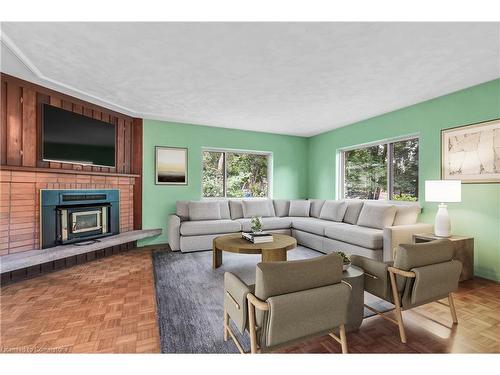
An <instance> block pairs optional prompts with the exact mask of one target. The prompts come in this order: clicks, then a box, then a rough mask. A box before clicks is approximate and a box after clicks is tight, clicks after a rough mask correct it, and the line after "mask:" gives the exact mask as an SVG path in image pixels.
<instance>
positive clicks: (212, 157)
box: [202, 152, 224, 197]
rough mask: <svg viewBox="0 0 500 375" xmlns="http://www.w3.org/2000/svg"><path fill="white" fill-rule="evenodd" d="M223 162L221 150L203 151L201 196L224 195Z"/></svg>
mask: <svg viewBox="0 0 500 375" xmlns="http://www.w3.org/2000/svg"><path fill="white" fill-rule="evenodd" d="M223 181H224V164H223V154H222V153H221V152H204V153H203V176H202V186H203V196H204V197H222V196H224V188H223Z"/></svg>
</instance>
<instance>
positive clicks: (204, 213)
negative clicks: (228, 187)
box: [189, 201, 221, 221]
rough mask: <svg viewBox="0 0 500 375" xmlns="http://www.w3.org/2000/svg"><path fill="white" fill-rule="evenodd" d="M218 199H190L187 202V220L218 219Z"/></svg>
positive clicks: (219, 216)
mask: <svg viewBox="0 0 500 375" xmlns="http://www.w3.org/2000/svg"><path fill="white" fill-rule="evenodd" d="M220 219H221V214H220V202H219V201H198V202H197V201H191V202H189V220H192V221H196V220H220Z"/></svg>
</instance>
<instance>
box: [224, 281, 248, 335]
mask: <svg viewBox="0 0 500 375" xmlns="http://www.w3.org/2000/svg"><path fill="white" fill-rule="evenodd" d="M253 290H254V288H253V286H252V285H247V284H245V283H244V282H243V281H242V280H241V279H240V278H239V277H238V276H236V275H235V274H233V273H231V272H226V273H224V310H225V312H226V313H227V314H228V315H229V317H230V318H231V319H232V321H233V322H234V324H235V325H236V327H237V328H238V330H239V331H240V332H241V333H243V332H244V331H245V328H246V327H247V324H248V305H247V295H248V294H249V293H253Z"/></svg>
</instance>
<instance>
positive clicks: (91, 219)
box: [40, 190, 120, 249]
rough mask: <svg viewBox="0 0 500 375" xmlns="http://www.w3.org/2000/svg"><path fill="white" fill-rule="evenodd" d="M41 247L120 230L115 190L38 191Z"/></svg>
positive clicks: (108, 234)
mask: <svg viewBox="0 0 500 375" xmlns="http://www.w3.org/2000/svg"><path fill="white" fill-rule="evenodd" d="M40 202H41V203H40V204H41V209H40V221H41V231H40V233H41V242H40V243H41V247H42V249H45V248H49V247H54V246H57V245H61V244H70V243H77V242H81V241H88V240H96V239H98V238H100V237H104V236H110V235H113V234H118V233H119V218H120V214H119V191H118V190H41V191H40Z"/></svg>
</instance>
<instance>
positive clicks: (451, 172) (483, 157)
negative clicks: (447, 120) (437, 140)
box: [441, 119, 500, 184]
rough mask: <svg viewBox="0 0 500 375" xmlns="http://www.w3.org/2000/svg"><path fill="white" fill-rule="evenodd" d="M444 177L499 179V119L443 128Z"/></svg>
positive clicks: (482, 180) (471, 181) (469, 180)
mask: <svg viewBox="0 0 500 375" xmlns="http://www.w3.org/2000/svg"><path fill="white" fill-rule="evenodd" d="M441 179H442V180H460V181H462V183H464V184H477V183H500V119H494V120H489V121H484V122H479V123H475V124H470V125H464V126H458V127H454V128H448V129H443V130H441Z"/></svg>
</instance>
